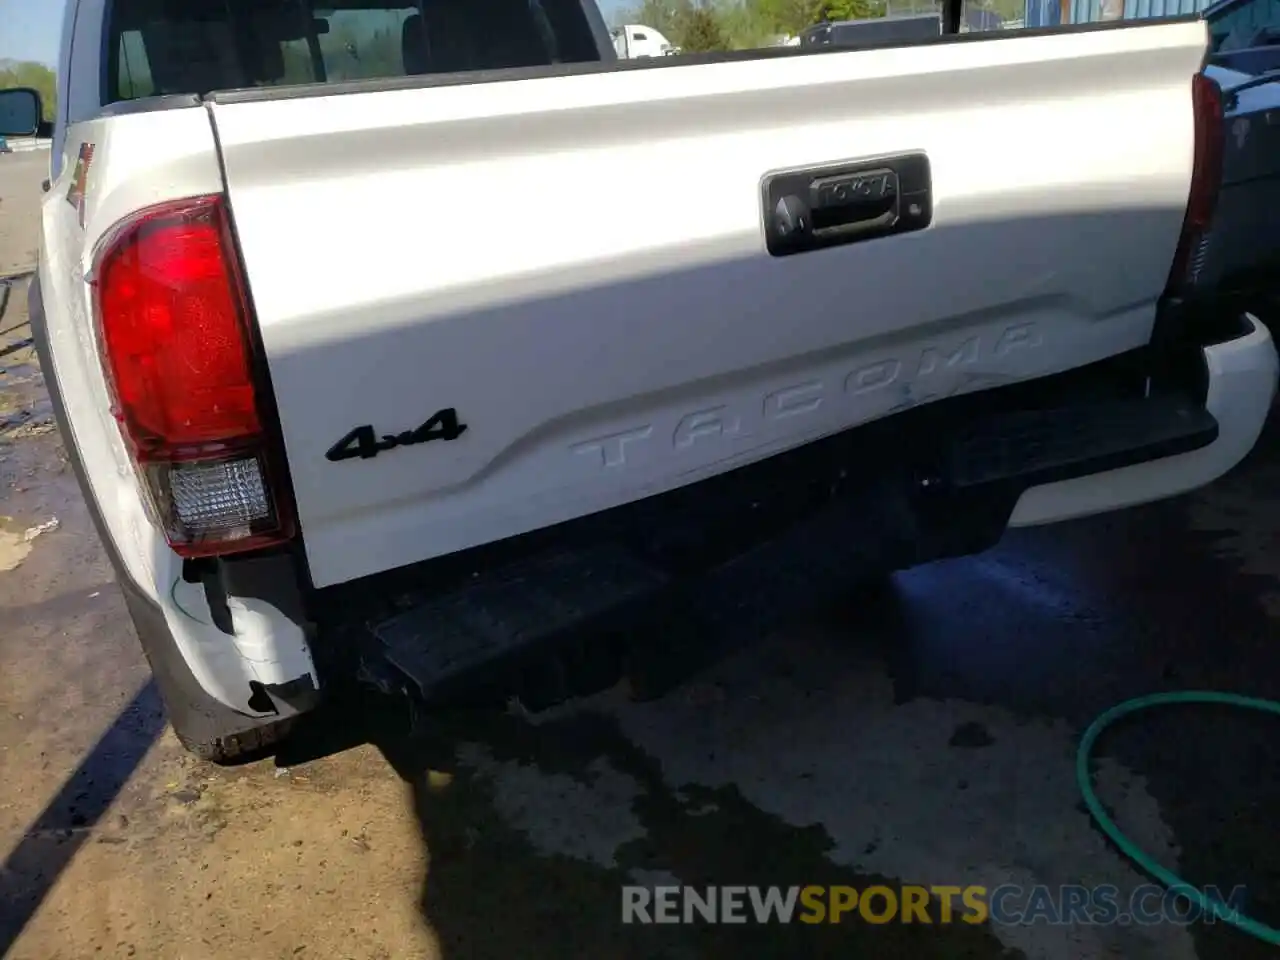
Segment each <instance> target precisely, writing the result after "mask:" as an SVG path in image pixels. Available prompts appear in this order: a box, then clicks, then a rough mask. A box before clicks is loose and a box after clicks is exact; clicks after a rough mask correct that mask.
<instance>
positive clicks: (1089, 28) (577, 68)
mask: <svg viewBox="0 0 1280 960" xmlns="http://www.w3.org/2000/svg"><path fill="white" fill-rule="evenodd" d="M1199 19H1200V17H1199V16H1198V15H1194V14H1191V15H1185V16H1181V17H1166V18H1162V19H1161V20H1160V23H1162V24H1169V23H1189V22H1193V21H1197V20H1199ZM1149 25H1150V24H1149V23H1145V22H1136V21H1132V20H1119V21H1113V22H1108V23H1081V24H1072V25H1070V26H1065V27H1034V28H1030V29H1022V30H1009V31H997V30H985V31H975V32H973V33H955V34H943V35H941V36H939V37H936V38H932V37H931V38H930V39H928V40H915V41H905V42H902V43H886V44H883V45H877V46H875V47H864V48H859V49H858V50H851V49H849V48H847V47H837V46H830V47H828V46H823V47H804V48H801V47H760V48H757V49H754V50H734V51H729V52H724V53H707V54H679V55H676V56H670V57H644V58H641V59H638V60H595V61H588V62H585V63H560V64H552V65H549V66H545V67H519V68H515V69H507V70H476V71H471V72H467V73H441V74H427V75H422V76H411V77H383V78H379V79H374V80H348V81H344V82H340V83H324V84H318V83H309V84H295V85H290V86H285V85H281V86H274V87H250V88H245V89H240V90H215V91H213V92H211V93H208V94H205V96H204V100H205V101H206V102H209V103H221V104H233V103H261V102H264V101H271V100H297V99H302V98H305V97H331V96H339V95H342V94H354V93H380V92H383V91H390V90H417V89H429V88H433V87H457V86H467V85H471V84H478V83H501V82H503V81H509V80H540V79H543V78H547V77H570V76H581V75H592V74H598V73H612V72H615V71H623V70H661V69H667V68H671V67H690V66H704V65H707V64H713V63H743V62H747V61H751V60H769V59H777V58H783V57H814V56H829V55H833V54H842V53H855V52H865V51H868V50H889V49H893V48H895V47H924V46H932V45H933V44H939V43H977V42H984V41H988V40H1010V39H1015V38H1018V37H1040V36H1056V35H1059V34H1064V33H1094V32H1102V31H1107V30H1130V29H1141V28H1143V27H1145V26H1149Z"/></svg>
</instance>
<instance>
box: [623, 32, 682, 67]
mask: <svg viewBox="0 0 1280 960" xmlns="http://www.w3.org/2000/svg"><path fill="white" fill-rule="evenodd" d="M609 33H610V36H611V37H613V49H614V50H616V51H617V52H618V57H619V58H620V59H623V60H635V59H636V58H638V57H665V56H666V55H667V54H669V53H676V52H678V51H677V48H676V47H674V46H673V45H672V43H671V41H670V40H668V39H667V38H666V37H664V36H663V35H662V34H661V33H659V32H658V31H657V30H655V29H653V27H646V26H644V25H643V24H640V23H628V24H626V25H624V26H621V27H615V28H614V29H613V30H611V31H610V32H609Z"/></svg>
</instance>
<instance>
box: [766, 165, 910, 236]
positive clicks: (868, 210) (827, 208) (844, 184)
mask: <svg viewBox="0 0 1280 960" xmlns="http://www.w3.org/2000/svg"><path fill="white" fill-rule="evenodd" d="M761 186H762V192H763V201H764V231H765V243H766V245H767V246H768V248H769V252H770V253H771V254H773V255H774V256H775V257H785V256H788V255H789V254H793V253H803V252H805V251H808V250H821V249H824V248H826V247H833V246H837V245H839V244H845V243H858V242H860V241H863V240H871V239H874V238H876V237H885V236H891V235H893V234H897V233H909V232H911V231H913V230H923V229H924V228H925V227H927V226H928V225H929V223H930V221H931V220H932V218H933V203H932V201H931V190H930V186H931V185H930V176H929V158H928V157H927V156H926V155H925V154H923V153H907V154H902V155H901V156H895V157H881V158H877V159H874V160H861V161H852V162H849V163H839V164H824V165H822V166H820V167H810V168H806V169H798V170H785V171H780V172H777V173H771V174H769V175H767V176H766V177H765V178H764V181H763V183H762V185H761Z"/></svg>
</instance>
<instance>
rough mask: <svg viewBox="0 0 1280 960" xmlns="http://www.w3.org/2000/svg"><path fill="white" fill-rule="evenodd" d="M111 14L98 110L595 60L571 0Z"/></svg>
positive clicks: (182, 0) (203, 6) (160, 5)
mask: <svg viewBox="0 0 1280 960" xmlns="http://www.w3.org/2000/svg"><path fill="white" fill-rule="evenodd" d="M110 9H111V16H112V23H111V26H110V29H109V32H108V38H107V42H108V48H107V66H108V69H107V89H106V90H105V91H104V102H105V103H111V102H114V101H120V100H133V99H137V98H140V97H153V96H164V95H168V94H191V93H199V94H203V93H208V92H210V91H212V90H227V89H238V88H244V87H260V86H276V85H281V84H295V83H325V82H330V83H333V82H340V81H345V80H370V79H379V78H385V77H404V76H411V75H415V74H423V73H452V72H460V71H469V70H496V69H505V68H512V67H537V66H549V65H552V64H556V63H569V62H583V61H591V60H599V59H601V52H600V45H599V44H598V43H597V41H596V38H595V35H594V33H593V31H592V29H591V23H590V21H589V20H588V18H587V16H586V15H585V14H584V12H583V9H582V7H581V5H580V4H579V2H578V0H423V2H421V3H414V2H411V0H338V2H337V3H327V4H325V5H323V6H322V5H313V4H311V3H308V2H305V0H115V2H114V3H112V4H111V5H110ZM610 52H611V51H610Z"/></svg>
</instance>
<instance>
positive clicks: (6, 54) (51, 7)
mask: <svg viewBox="0 0 1280 960" xmlns="http://www.w3.org/2000/svg"><path fill="white" fill-rule="evenodd" d="M61 32H62V4H61V3H56V2H53V0H0V60H3V59H12V60H36V61H38V62H40V63H47V64H48V65H49V66H51V67H52V66H54V65H55V64H57V62H58V39H59V34H60V33H61Z"/></svg>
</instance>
